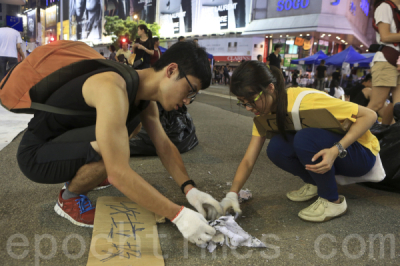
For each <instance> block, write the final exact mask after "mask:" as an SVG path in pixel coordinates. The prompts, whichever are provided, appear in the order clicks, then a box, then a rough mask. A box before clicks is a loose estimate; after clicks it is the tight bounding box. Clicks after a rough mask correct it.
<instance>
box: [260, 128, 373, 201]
mask: <svg viewBox="0 0 400 266" xmlns="http://www.w3.org/2000/svg"><path fill="white" fill-rule="evenodd" d="M286 136H287V139H288V141H286V140H285V139H284V138H283V136H282V135H276V136H274V137H273V138H272V139H271V140H270V142H269V144H268V147H267V155H268V157H269V159H270V160H271V161H272V162H273V163H274V164H275V165H276V166H278V167H279V168H281V169H283V170H285V171H286V172H289V173H291V174H293V175H295V176H299V177H300V178H301V179H303V181H304V182H305V183H307V184H313V185H315V186H317V187H318V195H319V196H320V197H321V198H324V199H327V200H329V201H336V200H337V199H338V197H339V195H338V191H337V185H336V179H335V175H344V176H349V177H360V176H363V175H365V174H367V173H368V172H369V171H370V170H371V169H372V167H373V166H374V164H375V161H376V156H375V155H374V154H373V153H372V152H371V151H370V150H369V149H367V148H365V147H364V146H362V145H361V144H360V143H358V142H357V141H356V142H354V143H353V144H352V145H350V147H348V148H347V149H346V150H347V156H346V157H345V158H343V159H341V158H339V157H337V159H336V160H335V162H334V164H333V166H332V169H331V170H329V171H328V172H326V173H325V174H317V173H314V172H311V171H307V170H306V169H305V165H306V164H317V163H319V162H321V161H322V157H320V158H319V159H318V160H316V161H315V162H311V159H312V157H313V156H314V155H315V154H317V153H318V152H319V151H321V150H323V149H329V148H331V147H333V144H334V143H335V142H339V141H340V140H341V139H342V138H343V136H342V135H340V134H336V133H333V132H330V131H327V130H324V129H319V128H305V129H302V130H300V131H298V132H297V133H295V134H294V133H287V134H286Z"/></svg>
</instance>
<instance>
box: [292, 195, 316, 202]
mask: <svg viewBox="0 0 400 266" xmlns="http://www.w3.org/2000/svg"><path fill="white" fill-rule="evenodd" d="M317 196H318V194H316V195H314V196H310V198H304V199H294V198H290V196H289V195H288V194H286V197H287V198H288V199H289V200H291V201H295V202H302V201H309V200H310V199H312V198H315V197H317Z"/></svg>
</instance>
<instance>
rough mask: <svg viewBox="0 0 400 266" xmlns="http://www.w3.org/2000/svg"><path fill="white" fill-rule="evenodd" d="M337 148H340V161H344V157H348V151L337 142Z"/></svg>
mask: <svg viewBox="0 0 400 266" xmlns="http://www.w3.org/2000/svg"><path fill="white" fill-rule="evenodd" d="M334 145H335V146H336V147H337V148H338V150H339V155H338V156H339V158H340V159H343V158H344V157H346V155H347V151H346V150H345V149H344V148H343V146H342V144H340V143H339V142H336V143H335V144H334Z"/></svg>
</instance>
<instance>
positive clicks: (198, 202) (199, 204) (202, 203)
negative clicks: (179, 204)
mask: <svg viewBox="0 0 400 266" xmlns="http://www.w3.org/2000/svg"><path fill="white" fill-rule="evenodd" d="M186 198H187V200H188V201H189V203H190V204H191V205H192V206H193V207H195V208H196V210H197V211H198V212H199V213H201V214H202V215H203V216H204V218H208V219H209V220H215V219H216V218H217V216H220V215H222V208H221V205H220V204H219V202H218V201H216V200H215V199H214V198H213V197H212V196H211V195H209V194H207V193H204V192H201V191H200V190H198V189H197V188H192V189H190V190H189V192H188V193H187V194H186ZM204 209H205V210H204ZM206 211H207V212H206Z"/></svg>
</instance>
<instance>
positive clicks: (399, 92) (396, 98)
mask: <svg viewBox="0 0 400 266" xmlns="http://www.w3.org/2000/svg"><path fill="white" fill-rule="evenodd" d="M392 97H393V104H396V103H399V102H400V84H398V85H397V87H396V88H393V89H392Z"/></svg>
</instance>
